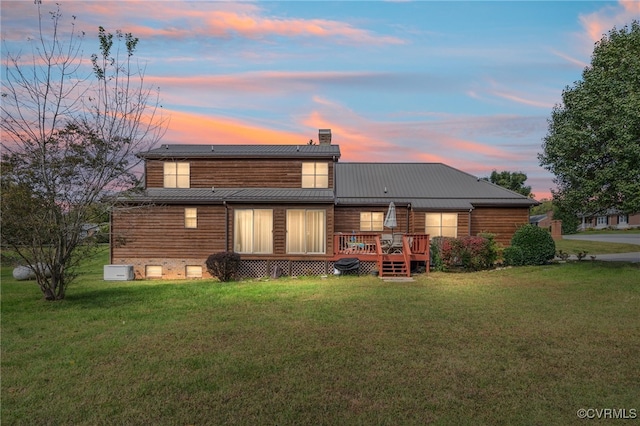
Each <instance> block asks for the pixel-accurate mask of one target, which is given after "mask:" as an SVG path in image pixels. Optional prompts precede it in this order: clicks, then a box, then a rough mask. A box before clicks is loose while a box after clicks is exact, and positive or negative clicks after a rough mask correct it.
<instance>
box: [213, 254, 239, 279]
mask: <svg viewBox="0 0 640 426" xmlns="http://www.w3.org/2000/svg"><path fill="white" fill-rule="evenodd" d="M206 265H207V271H209V273H210V274H211V275H212V276H214V277H215V278H217V279H219V280H220V281H222V282H227V281H231V280H233V279H234V278H235V277H236V275H237V273H238V268H239V267H240V255H239V254H238V253H235V252H232V251H222V252H219V253H215V254H212V255H211V256H209V257H208V258H207V262H206Z"/></svg>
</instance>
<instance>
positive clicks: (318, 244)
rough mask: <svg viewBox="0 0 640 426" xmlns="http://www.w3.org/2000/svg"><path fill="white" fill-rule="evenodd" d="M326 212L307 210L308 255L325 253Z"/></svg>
mask: <svg viewBox="0 0 640 426" xmlns="http://www.w3.org/2000/svg"><path fill="white" fill-rule="evenodd" d="M324 216H325V215H324V210H307V229H306V231H307V253H324V252H325V242H326V238H325V228H326V227H325V220H324Z"/></svg>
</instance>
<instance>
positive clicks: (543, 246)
mask: <svg viewBox="0 0 640 426" xmlns="http://www.w3.org/2000/svg"><path fill="white" fill-rule="evenodd" d="M511 246H517V247H519V248H520V249H521V250H522V262H523V263H522V264H523V265H543V264H545V263H547V262H548V261H550V260H551V259H553V258H554V256H555V254H556V243H555V242H554V241H553V238H551V234H550V233H549V232H548V231H546V230H545V229H542V228H538V227H537V226H535V225H525V226H523V227H521V228H519V229H518V230H517V231H516V232H515V234H513V238H511Z"/></svg>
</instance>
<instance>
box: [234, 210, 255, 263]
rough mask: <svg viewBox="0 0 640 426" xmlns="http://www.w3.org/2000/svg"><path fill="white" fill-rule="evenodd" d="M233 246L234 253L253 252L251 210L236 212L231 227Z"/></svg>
mask: <svg viewBox="0 0 640 426" xmlns="http://www.w3.org/2000/svg"><path fill="white" fill-rule="evenodd" d="M233 228H234V230H233V235H234V238H235V240H234V245H233V251H235V252H236V253H252V252H253V210H236V211H235V218H234V225H233Z"/></svg>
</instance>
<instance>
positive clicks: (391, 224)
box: [384, 201, 398, 235]
mask: <svg viewBox="0 0 640 426" xmlns="http://www.w3.org/2000/svg"><path fill="white" fill-rule="evenodd" d="M384 226H386V227H387V228H391V235H393V228H395V227H396V226H398V221H397V220H396V205H395V204H393V201H392V202H390V203H389V210H387V215H386V216H385V218H384Z"/></svg>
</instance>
